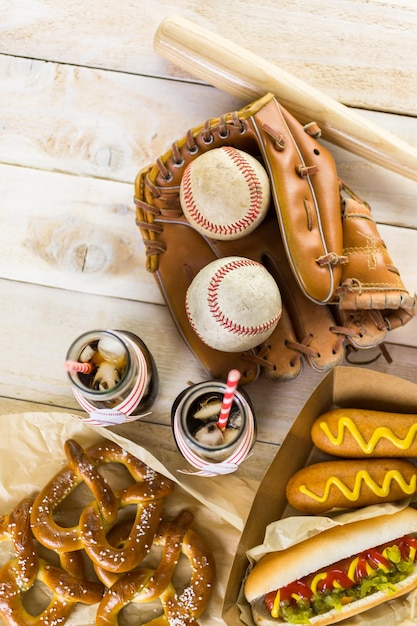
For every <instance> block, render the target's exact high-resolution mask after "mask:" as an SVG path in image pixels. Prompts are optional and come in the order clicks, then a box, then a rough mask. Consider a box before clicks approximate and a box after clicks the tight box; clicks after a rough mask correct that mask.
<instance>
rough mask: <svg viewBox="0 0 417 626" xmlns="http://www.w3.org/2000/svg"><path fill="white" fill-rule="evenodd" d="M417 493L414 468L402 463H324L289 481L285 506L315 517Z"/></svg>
mask: <svg viewBox="0 0 417 626" xmlns="http://www.w3.org/2000/svg"><path fill="white" fill-rule="evenodd" d="M416 491H417V467H416V466H415V465H414V464H413V463H411V462H410V461H406V460H404V459H364V460H354V459H348V460H343V461H342V460H337V461H323V462H321V463H314V464H313V465H308V466H307V467H304V468H303V469H301V470H299V471H298V472H296V473H295V474H294V475H293V476H292V477H291V478H290V480H289V481H288V484H287V488H286V495H287V501H288V503H289V504H290V505H291V506H292V507H293V508H295V509H297V510H298V511H301V512H303V513H309V514H313V515H314V514H318V513H324V512H326V511H330V510H331V509H334V508H337V509H352V508H359V507H363V506H369V505H371V504H382V503H383V502H396V501H398V500H402V499H403V498H406V497H409V496H411V495H413V494H414V493H415V492H416Z"/></svg>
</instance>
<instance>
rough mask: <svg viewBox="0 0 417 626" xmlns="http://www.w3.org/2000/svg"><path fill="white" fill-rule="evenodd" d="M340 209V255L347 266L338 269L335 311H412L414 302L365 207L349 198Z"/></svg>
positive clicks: (369, 211) (367, 207)
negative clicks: (344, 258)
mask: <svg viewBox="0 0 417 626" xmlns="http://www.w3.org/2000/svg"><path fill="white" fill-rule="evenodd" d="M342 206H343V213H342V216H343V245H344V248H343V251H344V254H345V256H346V257H347V258H348V263H346V264H345V265H343V267H342V279H341V286H340V288H339V290H338V294H339V307H340V308H341V309H346V310H354V309H379V310H384V309H398V308H400V307H405V308H407V307H412V306H413V305H414V300H413V298H412V297H411V296H410V295H409V293H408V291H407V289H406V288H405V286H404V284H403V282H402V280H401V278H400V274H399V271H398V269H397V268H396V267H395V266H394V264H393V262H392V259H391V256H390V254H389V252H388V250H387V248H386V246H385V243H384V242H383V240H382V239H381V237H380V235H379V233H378V229H377V225H376V223H375V222H374V220H373V218H372V214H371V210H370V208H369V206H367V205H366V204H364V203H361V202H359V201H358V200H357V199H353V198H345V199H344V200H343V202H342Z"/></svg>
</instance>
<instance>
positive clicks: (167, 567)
mask: <svg viewBox="0 0 417 626" xmlns="http://www.w3.org/2000/svg"><path fill="white" fill-rule="evenodd" d="M192 522H193V515H192V514H191V513H190V512H189V511H182V512H181V513H179V514H178V516H177V517H176V518H175V519H174V520H173V521H170V522H168V521H163V522H162V523H161V524H160V526H159V530H158V533H157V534H156V536H155V539H154V544H153V545H154V546H162V547H163V553H162V557H161V559H160V562H159V564H158V566H157V567H156V569H152V568H150V567H139V568H136V569H134V570H132V571H130V572H128V573H126V574H123V575H122V576H120V577H119V578H118V579H117V580H115V579H114V578H112V579H111V582H112V585H111V587H110V588H109V589H108V590H107V591H106V593H105V594H104V596H103V599H102V600H101V602H100V604H99V607H98V609H97V615H96V626H118V623H119V621H118V616H119V613H120V611H121V610H122V609H123V607H125V606H126V605H128V604H129V603H131V602H134V603H136V604H145V603H149V602H152V601H154V600H157V599H158V598H159V600H160V602H161V605H162V608H163V614H162V615H160V616H159V617H158V618H155V619H153V620H151V622H147V624H149V625H151V624H152V626H168V625H169V624H174V623H175V624H176V623H178V624H179V623H181V624H182V625H184V626H187V624H196V623H197V622H196V619H197V618H198V617H199V616H200V615H201V614H202V613H203V611H204V610H205V608H206V606H207V603H208V601H209V599H210V596H211V592H212V588H213V584H214V580H215V564H214V559H213V556H212V554H211V550H210V548H209V547H208V546H207V545H206V544H205V542H204V541H203V540H202V539H201V537H200V536H199V535H198V534H197V533H196V532H194V531H193V530H192V529H191V528H190V526H191V524H192ZM120 533H121V535H120V537H122V535H123V529H122V528H121V529H120ZM181 554H183V555H185V556H186V557H187V558H188V560H189V563H190V567H191V576H190V581H189V583H188V585H187V586H186V587H185V588H184V589H183V590H182V591H180V592H177V591H176V589H175V586H174V584H173V577H174V573H175V570H176V567H177V565H178V561H179V559H180V556H181ZM98 574H99V575H100V574H101V575H102V576H103V575H105V572H101V573H100V572H98ZM144 626H146V624H145V625H144Z"/></svg>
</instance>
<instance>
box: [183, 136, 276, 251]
mask: <svg viewBox="0 0 417 626" xmlns="http://www.w3.org/2000/svg"><path fill="white" fill-rule="evenodd" d="M270 199H271V185H270V183H269V178H268V174H267V173H266V170H265V168H264V167H263V165H261V163H259V161H257V160H256V159H255V158H254V157H253V156H251V155H250V154H247V153H246V152H242V151H241V150H237V149H236V148H233V147H232V146H222V147H221V148H214V149H213V150H209V151H208V152H205V153H204V154H202V155H200V156H199V157H197V158H196V159H195V160H194V161H191V163H190V164H189V165H188V166H187V167H186V169H185V171H184V174H183V177H182V180H181V186H180V202H181V208H182V210H183V213H184V215H185V217H186V218H187V220H188V221H189V222H190V224H192V225H193V226H194V228H195V229H196V230H197V231H198V232H200V233H201V234H203V235H206V236H207V237H210V238H211V239H239V238H240V237H245V236H246V235H248V234H249V233H250V232H251V231H252V230H254V229H255V228H256V227H257V226H258V225H259V224H260V223H261V221H262V220H263V219H264V217H265V215H266V213H267V211H268V207H269V203H270Z"/></svg>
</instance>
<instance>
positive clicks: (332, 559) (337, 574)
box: [244, 507, 417, 626]
mask: <svg viewBox="0 0 417 626" xmlns="http://www.w3.org/2000/svg"><path fill="white" fill-rule="evenodd" d="M415 587H417V510H415V509H413V508H411V507H408V508H406V509H403V510H402V511H399V512H397V513H394V514H392V515H380V516H378V517H373V518H370V519H364V520H360V521H355V522H350V523H348V524H344V525H340V526H334V527H332V528H330V529H328V530H325V531H323V532H321V533H318V534H317V535H314V536H313V537H310V538H308V539H306V540H304V541H302V542H300V543H298V544H295V545H293V546H291V547H289V548H287V549H285V550H280V551H277V552H270V553H268V554H267V555H265V556H264V557H262V558H261V559H260V560H259V561H258V563H256V564H255V566H254V567H253V568H252V570H251V571H250V572H249V574H248V577H247V579H246V581H245V585H244V592H245V596H246V599H247V601H248V602H249V603H250V605H251V608H252V614H253V618H254V621H255V624H258V625H262V626H273V625H275V626H276V625H277V624H314V625H315V626H325V625H326V624H334V623H336V622H339V621H341V620H344V619H346V618H348V617H351V616H353V615H356V614H358V613H362V612H363V611H367V610H368V609H370V608H372V607H374V606H376V605H378V604H381V603H383V602H385V601H387V600H392V599H393V598H396V597H398V596H401V595H404V594H406V593H408V592H409V591H411V590H412V589H414V588H415Z"/></svg>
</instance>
